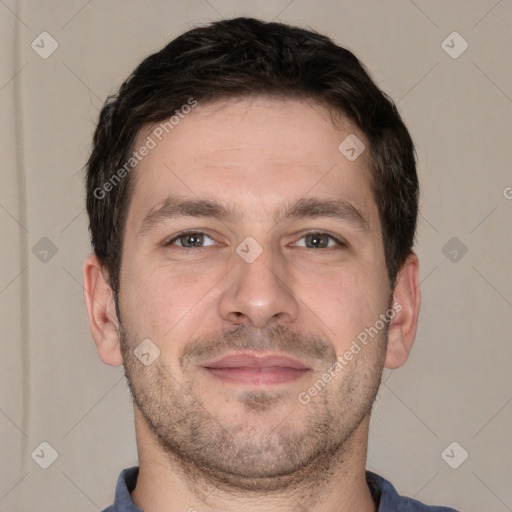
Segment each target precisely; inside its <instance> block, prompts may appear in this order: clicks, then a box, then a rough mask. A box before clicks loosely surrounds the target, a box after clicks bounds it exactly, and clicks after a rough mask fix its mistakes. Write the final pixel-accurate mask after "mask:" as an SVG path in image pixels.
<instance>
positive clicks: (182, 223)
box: [84, 18, 419, 488]
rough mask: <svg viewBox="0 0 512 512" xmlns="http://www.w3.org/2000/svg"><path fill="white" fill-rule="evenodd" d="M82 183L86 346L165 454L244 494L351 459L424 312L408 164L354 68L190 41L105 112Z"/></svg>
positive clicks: (208, 38) (150, 64) (276, 30)
mask: <svg viewBox="0 0 512 512" xmlns="http://www.w3.org/2000/svg"><path fill="white" fill-rule="evenodd" d="M354 157H355V158H354ZM86 180H87V210H88V214H89V219H90V231H91V239H92V245H93V250H94V253H93V255H91V257H90V258H89V259H88V260H87V262H86V265H85V267H84V282H85V290H86V292H85V299H86V303H87V307H88V311H89V317H90V320H91V329H92V332H93V336H94V338H95V341H96V343H97V345H98V350H99V353H100V357H101V358H102V360H103V361H104V362H106V363H108V364H124V366H125V370H126V375H127V379H128V383H129V385H130V389H131V392H132V395H133V398H134V404H135V409H136V418H138V421H139V422H140V424H141V425H144V426H143V427H141V428H144V429H146V432H147V435H148V436H152V438H153V439H154V441H155V443H158V445H159V446H160V448H161V449H162V452H164V453H167V454H168V455H169V457H173V458H175V460H180V461H181V463H182V464H183V466H184V467H185V466H189V468H190V467H195V468H197V467H200V466H201V467H202V468H203V469H204V470H205V471H207V472H209V474H210V475H214V476H216V477H217V478H219V479H220V480H223V481H224V482H235V481H236V482H237V484H238V485H242V482H243V485H245V486H247V487H248V488H250V487H251V486H252V487H254V486H255V485H256V484H255V483H254V482H255V478H257V479H258V482H259V483H258V485H267V486H271V485H282V481H279V483H277V482H278V479H277V477H279V478H281V479H285V478H288V479H290V480H293V479H294V478H296V477H297V475H298V471H299V469H300V468H302V469H304V468H309V469H310V466H311V465H313V464H320V462H319V461H323V462H322V463H321V465H323V466H324V467H325V457H327V454H329V453H330V454H333V453H335V452H337V451H338V450H341V449H342V448H343V447H344V449H347V447H348V446H349V444H348V440H349V439H351V437H353V436H354V434H355V433H356V432H357V431H358V429H361V428H363V427H364V426H365V425H366V423H365V422H367V418H368V416H369V412H370V409H371V405H372V403H373V400H374V398H375V395H376V393H377V389H378V385H379V382H380V375H381V372H382V369H383V367H384V366H385V365H386V366H388V367H390V368H395V367H398V366H400V365H401V364H402V363H403V362H404V361H405V359H406V358H407V354H408V351H409V349H410V347H411V345H412V341H413V339H414V335H415V330H416V322H417V315H418V308H419V292H418V282H417V272H418V264H417V258H416V257H415V255H414V253H413V241H414V233H415V227H416V217H417V205H418V182H417V176H416V168H415V157H414V147H413V143H412V141H411V138H410V136H409V133H408V131H407V129H406V127H405V126H404V124H403V122H402V120H401V118H400V116H399V114H398V112H397V109H396V107H395V106H394V104H393V102H392V101H391V100H390V99H389V98H388V97H387V96H386V95H385V94H384V93H383V92H382V91H380V90H379V89H378V87H377V86H376V85H375V84H374V82H373V81H372V80H371V78H370V77H369V75H368V74H367V72H366V70H365V69H364V67H363V66H362V64H361V63H360V62H359V61H358V59H357V58H356V57H355V56H354V55H353V54H352V53H351V52H350V51H348V50H346V49H344V48H341V47H339V46H337V45H335V44H334V43H333V42H332V41H331V40H330V39H328V38H327V37H325V36H322V35H319V34H317V33H314V32H312V31H309V30H303V29H300V28H296V27H291V26H287V25H282V24H278V23H265V22H262V21H258V20H254V19H246V18H238V19H233V20H224V21H220V22H216V23H213V24H211V25H209V26H206V27H202V28H196V29H193V30H190V31H188V32H186V33H185V34H183V35H181V36H180V37H178V38H177V39H175V40H174V41H172V42H171V43H170V44H168V45H167V46H166V47H165V48H164V49H162V50H161V51H160V52H158V53H155V54H154V55H151V56H149V57H148V58H146V59H145V60H144V61H143V62H142V63H141V64H140V65H139V66H138V67H137V68H136V70H135V71H134V72H133V74H132V75H131V76H130V77H129V78H128V79H127V80H126V81H125V82H124V83H123V85H122V86H121V88H120V89H119V91H118V93H117V94H116V95H114V96H112V97H109V98H108V100H107V102H106V103H105V105H104V107H103V109H102V111H101V114H100V119H99V123H98V126H97V129H96V132H95V134H94V141H93V150H92V153H91V156H90V158H89V161H88V163H87V177H86ZM114 305H115V308H114V307H113V306H114ZM143 340H146V341H143ZM141 354H144V357H140V356H141ZM148 354H149V355H148ZM350 354H352V355H350ZM137 355H138V356H139V357H137ZM226 355H227V356H229V357H231V359H229V357H228V359H229V361H228V362H227V363H226V362H225V361H224V363H222V362H219V360H221V359H222V358H223V357H225V356H226ZM237 357H242V358H245V359H243V361H244V362H243V364H242V363H239V367H242V366H243V367H244V368H245V370H242V371H238V370H235V369H234V365H235V366H236V358H237ZM273 357H274V358H277V360H275V361H274V360H273V359H272V358H273ZM233 358H234V359H233ZM264 358H267V359H266V361H267V362H266V363H265V364H266V365H267V366H265V364H263V363H262V361H263V359H264ZM286 358H291V359H293V362H292V363H289V364H288V363H286V362H285V359H286ZM143 359H145V361H144V360H143ZM150 361H151V362H150ZM233 361H235V362H233ZM247 361H252V363H250V364H253V363H254V364H255V365H256V366H258V365H260V366H261V365H263V367H264V368H265V371H264V372H263V373H267V374H268V375H270V376H269V377H268V380H265V379H263V380H262V378H261V373H262V372H261V371H255V370H254V367H253V369H252V370H251V371H249V372H247V371H246V370H247V368H246V364H249V363H247ZM255 361H256V362H255ZM147 363H149V364H147ZM222 364H225V365H226V364H227V365H228V366H229V367H228V368H226V367H222ZM286 364H288V366H286ZM275 368H278V369H277V370H275ZM274 370H275V371H274ZM237 372H238V373H237ZM258 374H259V376H258ZM248 375H253V376H256V377H257V378H255V379H254V378H248ZM315 390H316V391H315ZM212 438H213V439H215V442H214V443H212V442H210V444H209V443H208V439H212ZM185 461H187V462H185ZM233 461H237V462H236V463H234V462H233ZM292 475H293V477H292ZM262 482H265V484H263V483H262Z"/></svg>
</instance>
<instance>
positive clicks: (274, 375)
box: [201, 352, 311, 386]
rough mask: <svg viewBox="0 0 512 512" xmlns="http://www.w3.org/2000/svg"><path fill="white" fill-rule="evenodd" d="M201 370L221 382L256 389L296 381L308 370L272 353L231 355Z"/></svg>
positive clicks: (299, 363)
mask: <svg viewBox="0 0 512 512" xmlns="http://www.w3.org/2000/svg"><path fill="white" fill-rule="evenodd" d="M201 366H202V367H203V368H204V369H205V370H206V371H207V372H208V373H209V374H210V375H212V376H213V377H215V378H218V379H221V380H223V381H225V382H233V383H238V384H246V385H257V386H259V385H276V384H282V383H285V382H289V381H292V380H296V379H298V378H300V377H302V376H303V375H304V374H305V373H308V372H309V371H310V370H311V367H310V366H308V365H307V364H305V363H303V362H301V361H299V360H298V359H295V358H293V357H290V356H288V355H283V354H279V353H276V352H266V353H258V352H231V353H228V354H225V355H224V356H222V357H220V358H218V359H215V360H212V361H209V362H206V363H204V364H202V365H201Z"/></svg>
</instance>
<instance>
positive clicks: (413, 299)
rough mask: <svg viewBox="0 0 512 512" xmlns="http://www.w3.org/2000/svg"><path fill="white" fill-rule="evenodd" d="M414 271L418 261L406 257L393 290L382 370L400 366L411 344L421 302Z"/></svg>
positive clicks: (405, 358) (414, 257)
mask: <svg viewBox="0 0 512 512" xmlns="http://www.w3.org/2000/svg"><path fill="white" fill-rule="evenodd" d="M418 270H419V262H418V257H417V256H416V255H415V254H410V255H409V256H408V258H407V259H406V261H405V263H404V264H403V266H402V268H401V269H400V272H399V273H398V276H397V281H396V285H395V288H394V290H393V305H394V307H393V309H394V310H395V315H394V317H393V318H392V319H391V321H390V325H389V332H388V348H387V353H386V360H385V363H384V366H385V367H386V368H390V369H394V368H398V367H400V366H402V365H403V364H404V363H405V361H406V360H407V357H408V356H409V352H410V351H411V349H412V345H413V343H414V338H415V336H416V329H417V326H418V315H419V310H420V302H421V294H420V287H419V279H418Z"/></svg>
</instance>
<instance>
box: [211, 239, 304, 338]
mask: <svg viewBox="0 0 512 512" xmlns="http://www.w3.org/2000/svg"><path fill="white" fill-rule="evenodd" d="M233 264H234V266H235V268H233V270H232V271H231V272H229V274H228V276H227V279H226V281H225V287H224V289H223V290H222V293H221V295H220V297H219V302H218V305H219V309H220V315H221V317H222V318H223V319H224V320H225V321H227V322H229V323H230V324H232V325H247V326H251V327H255V328H258V329H262V328H264V327H270V326H272V325H275V324H278V323H281V324H282V323H284V324H289V323H292V322H293V321H294V320H296V319H297V315H298V312H299V303H298V300H297V297H296V296H295V294H294V292H293V287H294V283H293V278H292V275H291V272H290V271H287V270H286V265H285V263H284V262H282V261H280V259H279V256H278V255H277V254H272V253H271V250H270V249H265V250H263V252H262V253H261V254H260V255H259V256H258V257H257V258H256V259H255V260H254V261H252V262H251V263H249V262H247V261H245V260H244V259H243V258H241V257H240V256H239V255H238V254H234V255H233Z"/></svg>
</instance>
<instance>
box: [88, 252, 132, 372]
mask: <svg viewBox="0 0 512 512" xmlns="http://www.w3.org/2000/svg"><path fill="white" fill-rule="evenodd" d="M83 281H84V300H85V306H86V308H87V314H88V315H89V327H90V329H91V334H92V337H93V338H94V342H95V343H96V348H97V349H98V354H99V356H100V359H101V360H102V361H103V362H104V363H105V364H109V365H111V366H120V365H121V364H123V358H122V355H121V346H120V343H119V321H118V318H117V314H116V311H115V305H114V300H113V298H114V292H113V290H112V288H111V287H110V285H109V284H108V274H107V272H106V270H105V269H104V268H103V266H102V265H101V264H100V262H99V261H98V258H97V257H96V255H94V254H91V255H90V256H89V257H88V258H87V259H86V260H85V263H84V267H83Z"/></svg>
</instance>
